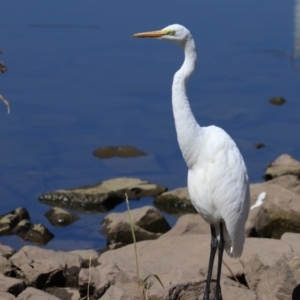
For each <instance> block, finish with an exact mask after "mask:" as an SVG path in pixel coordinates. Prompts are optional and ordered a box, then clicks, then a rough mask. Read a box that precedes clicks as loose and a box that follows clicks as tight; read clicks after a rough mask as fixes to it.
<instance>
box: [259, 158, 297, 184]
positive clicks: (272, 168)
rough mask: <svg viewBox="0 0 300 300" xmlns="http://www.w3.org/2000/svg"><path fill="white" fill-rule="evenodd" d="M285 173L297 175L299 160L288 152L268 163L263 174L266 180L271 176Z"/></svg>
mask: <svg viewBox="0 0 300 300" xmlns="http://www.w3.org/2000/svg"><path fill="white" fill-rule="evenodd" d="M287 174H290V175H295V176H298V177H299V176H300V161H298V160H296V159H295V158H294V157H292V156H290V155H288V154H282V155H280V156H279V157H278V158H276V159H275V160H274V161H273V162H272V163H270V164H269V166H268V167H267V169H266V171H265V175H264V176H265V179H266V180H270V179H272V178H275V177H278V176H282V175H287Z"/></svg>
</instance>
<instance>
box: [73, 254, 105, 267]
mask: <svg viewBox="0 0 300 300" xmlns="http://www.w3.org/2000/svg"><path fill="white" fill-rule="evenodd" d="M70 253H73V254H77V255H79V256H80V257H81V259H82V267H83V268H89V266H90V265H91V266H93V267H96V266H97V265H98V258H99V256H100V255H99V254H98V252H97V251H96V250H93V249H89V250H73V251H70Z"/></svg>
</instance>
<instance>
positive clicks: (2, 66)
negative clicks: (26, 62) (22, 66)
mask: <svg viewBox="0 0 300 300" xmlns="http://www.w3.org/2000/svg"><path fill="white" fill-rule="evenodd" d="M6 71H7V68H6V66H5V64H4V63H3V62H0V73H4V72H6Z"/></svg>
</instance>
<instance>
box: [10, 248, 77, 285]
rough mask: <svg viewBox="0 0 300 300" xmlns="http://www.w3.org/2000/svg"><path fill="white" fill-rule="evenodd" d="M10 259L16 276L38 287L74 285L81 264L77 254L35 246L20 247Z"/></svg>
mask: <svg viewBox="0 0 300 300" xmlns="http://www.w3.org/2000/svg"><path fill="white" fill-rule="evenodd" d="M10 261H11V262H12V263H13V265H14V266H16V271H15V272H16V275H17V277H18V278H22V279H24V281H25V283H26V284H27V285H29V286H33V287H36V288H39V289H44V288H46V287H49V286H57V287H75V286H76V285H77V279H78V273H79V270H80V268H81V266H82V264H83V262H82V259H81V258H80V257H79V255H76V254H73V253H68V252H60V251H57V252H56V251H53V250H46V249H41V248H38V247H35V246H24V247H22V248H21V249H20V250H19V251H18V252H17V253H16V254H14V255H13V256H12V257H11V258H10Z"/></svg>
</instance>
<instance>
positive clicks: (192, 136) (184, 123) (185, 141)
mask: <svg viewBox="0 0 300 300" xmlns="http://www.w3.org/2000/svg"><path fill="white" fill-rule="evenodd" d="M182 47H183V50H184V62H183V64H182V66H181V68H180V69H179V70H178V71H177V72H176V73H175V75H174V79H173V85H172V106H173V114H174V119H175V127H176V132H177V139H178V143H179V147H180V149H181V152H182V155H183V158H184V160H185V162H186V164H187V166H188V168H189V169H190V168H192V167H193V164H194V163H195V162H196V159H197V157H196V154H197V153H196V149H195V146H196V145H197V144H198V139H199V138H200V134H201V127H200V126H199V124H198V123H197V121H196V119H195V117H194V115H193V112H192V110H191V107H190V103H189V100H188V97H187V92H186V85H187V81H188V79H189V77H190V76H191V74H192V73H193V71H194V69H195V65H196V61H197V53H196V47H195V43H194V40H193V38H192V36H190V38H189V39H188V40H187V42H186V43H185V45H184V46H182Z"/></svg>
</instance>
